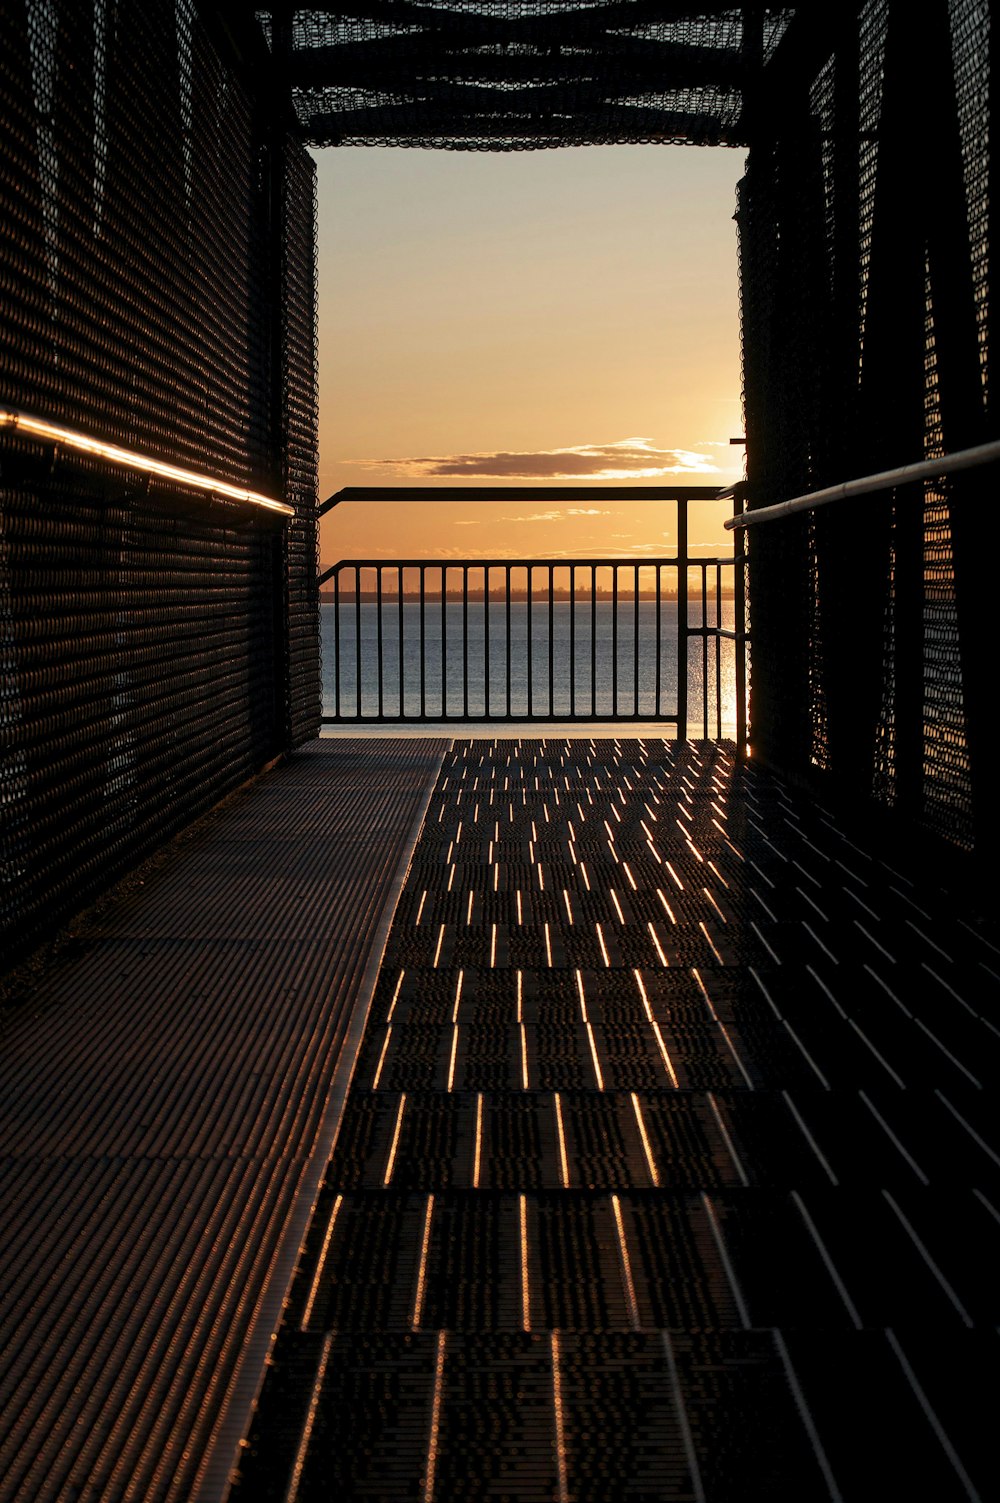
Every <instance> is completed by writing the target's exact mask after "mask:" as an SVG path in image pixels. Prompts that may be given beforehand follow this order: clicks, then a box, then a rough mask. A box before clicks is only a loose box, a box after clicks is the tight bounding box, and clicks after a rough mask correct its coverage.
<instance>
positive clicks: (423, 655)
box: [420, 564, 427, 720]
mask: <svg viewBox="0 0 1000 1503" xmlns="http://www.w3.org/2000/svg"><path fill="white" fill-rule="evenodd" d="M426 628H427V568H426V565H424V564H421V565H420V718H421V720H426V719H427V636H426Z"/></svg>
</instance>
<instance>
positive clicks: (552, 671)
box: [549, 564, 556, 715]
mask: <svg viewBox="0 0 1000 1503" xmlns="http://www.w3.org/2000/svg"><path fill="white" fill-rule="evenodd" d="M555 588H556V582H555V565H554V564H549V714H550V715H554V714H555V712H556V700H555V694H556V658H555V652H556V616H555V611H556V603H555Z"/></svg>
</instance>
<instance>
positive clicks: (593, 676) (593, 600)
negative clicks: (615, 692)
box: [590, 564, 597, 717]
mask: <svg viewBox="0 0 1000 1503" xmlns="http://www.w3.org/2000/svg"><path fill="white" fill-rule="evenodd" d="M590 713H591V715H594V716H595V717H596V715H597V565H596V564H591V566H590Z"/></svg>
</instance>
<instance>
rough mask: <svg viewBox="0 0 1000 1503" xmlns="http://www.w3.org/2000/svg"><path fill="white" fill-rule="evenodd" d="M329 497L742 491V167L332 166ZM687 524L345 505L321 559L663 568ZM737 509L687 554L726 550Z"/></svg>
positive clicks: (721, 510)
mask: <svg viewBox="0 0 1000 1503" xmlns="http://www.w3.org/2000/svg"><path fill="white" fill-rule="evenodd" d="M316 155H317V163H318V169H319V204H320V218H319V257H320V487H321V493H322V495H323V496H327V495H329V494H330V493H331V492H332V491H335V490H338V489H339V488H340V487H342V486H345V485H397V486H398V485H428V484H432V483H434V482H435V481H440V483H442V484H452V485H454V484H463V485H472V484H475V485H566V484H568V483H570V482H572V481H574V480H577V481H581V482H600V481H602V480H605V481H608V482H610V483H617V484H618V485H621V484H623V483H637V484H638V483H642V482H643V481H646V482H649V483H656V484H660V485H663V484H669V483H671V482H674V481H676V483H678V484H680V485H726V484H729V483H731V482H732V481H733V480H735V479H738V478H739V476H740V474H741V473H742V450H741V449H738V448H733V447H731V446H730V444H729V439H730V437H731V436H735V435H738V434H739V433H741V432H742V416H741V407H740V371H739V326H738V309H737V280H736V227H735V225H734V224H733V223H732V215H733V212H734V210H735V202H736V183H737V181H738V180H739V177H740V175H741V173H742V170H743V160H744V157H743V153H742V152H739V151H730V150H725V149H721V148H719V149H709V148H701V149H699V148H695V147H666V146H661V147H655V146H646V147H588V148H582V149H575V150H573V149H564V150H559V151H538V152H524V153H511V154H508V155H494V154H479V153H465V152H431V151H415V150H371V149H369V150H364V149H346V148H341V149H339V150H326V151H321V152H318V153H317V154H316ZM672 510H673V509H672V508H671V507H668V506H658V505H655V504H648V503H646V504H643V503H638V504H629V503H621V502H613V503H612V502H609V503H607V504H604V503H595V502H587V503H586V504H585V505H576V506H552V505H546V504H544V502H539V501H537V500H536V501H530V502H525V503H523V504H522V503H519V502H518V503H506V504H494V503H490V504H474V505H473V504H457V503H452V504H449V505H443V504H439V505H437V506H430V505H424V504H419V505H418V504H405V505H404V504H382V505H365V506H361V505H347V506H344V507H342V508H340V509H338V511H337V512H335V513H334V514H333V516H332V517H330V518H328V519H327V520H326V522H324V524H323V540H322V541H323V561H324V563H325V564H329V563H333V562H335V561H336V560H337V559H338V558H357V557H385V558H392V557H400V556H408V557H453V558H459V557H463V558H481V557H487V556H492V557H497V556H501V555H505V554H508V555H511V556H518V555H519V556H525V555H531V554H533V555H535V556H536V557H537V556H553V557H572V556H577V557H579V556H583V555H595V554H600V555H604V554H607V555H608V556H615V557H644V556H645V557H648V556H650V555H655V554H657V553H659V552H660V551H667V552H670V551H672V548H673V546H674V543H675V541H676V533H675V530H674V527H673V517H672ZM726 512H727V508H726V506H725V504H724V503H713V504H710V505H706V506H698V507H696V508H695V509H694V513H693V515H692V520H691V537H692V543H693V544H696V545H699V546H700V550H701V551H708V552H713V551H716V549H718V551H725V552H728V551H729V546H730V545H729V536H728V534H725V533H724V532H723V531H722V526H721V523H722V517H723V515H724V514H726Z"/></svg>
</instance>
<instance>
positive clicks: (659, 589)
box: [654, 564, 663, 715]
mask: <svg viewBox="0 0 1000 1503" xmlns="http://www.w3.org/2000/svg"><path fill="white" fill-rule="evenodd" d="M662 608H663V568H662V566H661V565H660V564H657V566H656V704H655V709H654V713H655V714H656V715H659V714H660V706H661V701H660V688H661V683H662V670H661V667H660V664H661V662H662V657H663V647H662V642H661V637H662V632H661V629H660V620H661V612H662Z"/></svg>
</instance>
